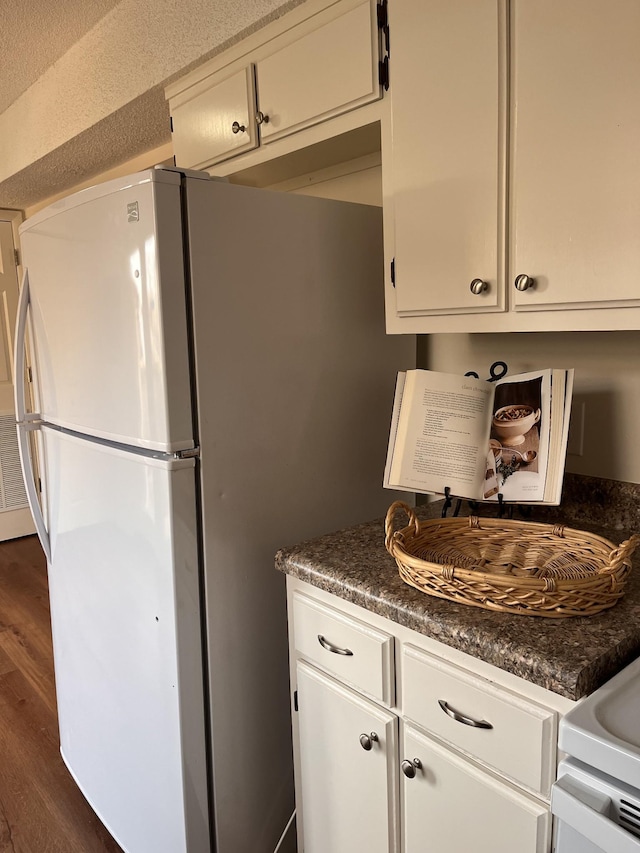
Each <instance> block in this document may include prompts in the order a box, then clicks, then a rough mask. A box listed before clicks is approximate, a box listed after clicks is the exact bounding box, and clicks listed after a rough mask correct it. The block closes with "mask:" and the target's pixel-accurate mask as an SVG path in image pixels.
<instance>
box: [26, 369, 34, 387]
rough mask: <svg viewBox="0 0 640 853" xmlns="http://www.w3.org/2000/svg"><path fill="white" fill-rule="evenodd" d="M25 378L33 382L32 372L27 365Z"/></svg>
mask: <svg viewBox="0 0 640 853" xmlns="http://www.w3.org/2000/svg"><path fill="white" fill-rule="evenodd" d="M27 379H28V381H29V382H31V383H32V384H33V372H32V370H31V368H30V367H27Z"/></svg>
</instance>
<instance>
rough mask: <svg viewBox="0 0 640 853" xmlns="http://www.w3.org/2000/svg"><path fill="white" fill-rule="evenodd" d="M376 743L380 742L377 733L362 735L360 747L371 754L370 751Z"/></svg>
mask: <svg viewBox="0 0 640 853" xmlns="http://www.w3.org/2000/svg"><path fill="white" fill-rule="evenodd" d="M374 742H375V743H377V742H378V735H377V734H376V733H375V732H371V734H370V735H367V734H364V733H363V734H361V735H360V746H361V747H362V748H363V749H364V750H365V751H366V752H369V750H370V749H371V748H372V747H373V744H374Z"/></svg>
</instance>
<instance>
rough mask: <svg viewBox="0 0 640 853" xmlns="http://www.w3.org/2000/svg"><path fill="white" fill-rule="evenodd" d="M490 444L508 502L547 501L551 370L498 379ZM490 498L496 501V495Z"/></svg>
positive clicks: (500, 482) (503, 493) (501, 487)
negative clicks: (545, 498)
mask: <svg viewBox="0 0 640 853" xmlns="http://www.w3.org/2000/svg"><path fill="white" fill-rule="evenodd" d="M492 414H493V417H492V419H491V446H492V449H493V453H494V455H495V457H496V471H497V474H498V483H499V486H500V492H501V493H502V496H503V498H504V500H505V501H514V502H519V503H534V502H540V501H544V497H545V482H546V479H547V466H548V460H549V437H550V434H551V371H550V370H541V371H538V372H533V373H522V374H519V375H516V376H510V377H508V378H506V379H502V380H500V381H499V382H496V391H495V398H494V402H493V413H492ZM491 500H497V495H496V497H495V498H491Z"/></svg>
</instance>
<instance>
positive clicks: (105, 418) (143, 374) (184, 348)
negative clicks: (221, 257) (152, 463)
mask: <svg viewBox="0 0 640 853" xmlns="http://www.w3.org/2000/svg"><path fill="white" fill-rule="evenodd" d="M20 235H21V243H22V252H23V264H24V267H25V268H26V270H27V273H28V279H29V290H30V298H31V319H32V327H33V332H34V348H35V358H36V367H37V370H36V377H37V382H38V390H39V398H40V413H41V416H42V418H43V420H45V421H48V422H50V423H53V424H56V425H57V426H62V427H67V428H70V429H73V430H76V431H78V432H81V433H87V434H90V435H94V436H98V437H100V438H104V439H107V440H110V441H116V442H121V443H125V444H134V445H138V446H141V447H147V448H150V449H154V450H159V451H162V452H165V451H175V450H182V449H185V448H188V447H192V446H193V438H192V423H191V401H190V391H189V363H188V345H187V320H186V306H185V277H184V260H183V246H182V219H181V204H180V176H179V175H178V174H177V173H176V172H170V171H163V170H150V171H148V172H141V173H138V174H137V175H133V176H128V177H126V178H121V179H118V180H115V181H109V182H108V183H105V184H102V185H100V186H98V187H93V188H90V189H87V190H83V191H82V192H79V193H76V194H75V195H73V196H71V197H69V198H68V199H63V200H62V201H60V202H56V203H55V204H53V205H51V206H50V207H48V208H46V209H45V210H43V211H40V212H39V213H37V214H35V216H33V217H31V218H30V219H28V220H27V221H26V222H25V223H24V225H23V226H22V227H21V229H20Z"/></svg>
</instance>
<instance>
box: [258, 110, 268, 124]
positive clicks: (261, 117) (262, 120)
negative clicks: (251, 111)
mask: <svg viewBox="0 0 640 853" xmlns="http://www.w3.org/2000/svg"><path fill="white" fill-rule="evenodd" d="M256 124H258V125H260V124H269V116H268V115H265V114H264V113H263V112H262V110H258V112H257V113H256Z"/></svg>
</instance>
